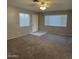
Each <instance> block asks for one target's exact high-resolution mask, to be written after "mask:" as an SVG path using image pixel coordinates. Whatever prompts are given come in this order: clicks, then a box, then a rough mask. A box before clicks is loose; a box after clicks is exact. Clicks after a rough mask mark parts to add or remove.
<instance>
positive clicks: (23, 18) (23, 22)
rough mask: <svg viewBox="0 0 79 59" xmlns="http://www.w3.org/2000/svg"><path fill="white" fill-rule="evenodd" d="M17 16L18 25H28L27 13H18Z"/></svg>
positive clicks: (28, 17)
mask: <svg viewBox="0 0 79 59" xmlns="http://www.w3.org/2000/svg"><path fill="white" fill-rule="evenodd" d="M19 18H20V27H25V26H29V25H30V15H29V14H24V13H20V14H19Z"/></svg>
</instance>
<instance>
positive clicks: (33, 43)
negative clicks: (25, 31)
mask: <svg viewBox="0 0 79 59" xmlns="http://www.w3.org/2000/svg"><path fill="white" fill-rule="evenodd" d="M7 48H8V59H72V39H71V37H65V36H60V35H52V34H46V35H43V36H42V37H38V36H33V35H26V36H22V37H19V38H16V39H11V40H8V44H7Z"/></svg>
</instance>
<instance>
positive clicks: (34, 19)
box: [32, 14, 38, 32]
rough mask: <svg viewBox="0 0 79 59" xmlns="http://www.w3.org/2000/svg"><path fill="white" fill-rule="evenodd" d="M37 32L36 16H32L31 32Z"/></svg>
mask: <svg viewBox="0 0 79 59" xmlns="http://www.w3.org/2000/svg"><path fill="white" fill-rule="evenodd" d="M37 31H38V15H37V14H33V15H32V32H37Z"/></svg>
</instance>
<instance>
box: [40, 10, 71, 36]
mask: <svg viewBox="0 0 79 59" xmlns="http://www.w3.org/2000/svg"><path fill="white" fill-rule="evenodd" d="M58 14H60V15H61V14H67V15H68V19H67V27H66V28H63V27H51V26H45V25H44V15H58ZM39 31H46V32H48V33H55V34H61V35H71V34H72V11H71V10H67V11H51V12H44V13H43V14H42V13H39Z"/></svg>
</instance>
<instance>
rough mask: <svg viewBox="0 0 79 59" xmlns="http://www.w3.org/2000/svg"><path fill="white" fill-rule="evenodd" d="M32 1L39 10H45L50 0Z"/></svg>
mask: <svg viewBox="0 0 79 59" xmlns="http://www.w3.org/2000/svg"><path fill="white" fill-rule="evenodd" d="M33 3H35V4H36V5H37V6H39V7H40V9H41V10H45V9H46V8H47V7H48V6H49V3H50V1H49V0H33Z"/></svg>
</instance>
